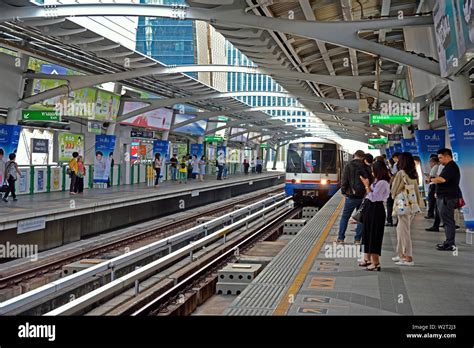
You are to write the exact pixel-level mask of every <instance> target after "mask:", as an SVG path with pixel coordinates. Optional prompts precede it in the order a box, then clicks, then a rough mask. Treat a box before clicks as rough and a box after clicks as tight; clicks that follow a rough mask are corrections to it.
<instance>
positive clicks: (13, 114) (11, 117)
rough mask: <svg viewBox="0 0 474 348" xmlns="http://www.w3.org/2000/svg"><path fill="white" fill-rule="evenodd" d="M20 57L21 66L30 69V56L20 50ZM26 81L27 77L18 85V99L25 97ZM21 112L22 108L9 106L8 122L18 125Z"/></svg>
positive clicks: (22, 68)
mask: <svg viewBox="0 0 474 348" xmlns="http://www.w3.org/2000/svg"><path fill="white" fill-rule="evenodd" d="M18 58H19V59H20V60H19V63H20V66H19V68H20V69H21V70H22V71H24V72H26V70H27V69H28V61H29V59H30V56H29V55H27V54H24V53H21V52H19V53H18ZM25 81H26V79H25V78H23V79H21V82H20V84H19V86H18V89H17V95H18V100H21V99H22V98H23V90H24V89H25ZM20 113H21V109H20V108H18V107H16V108H8V111H7V124H11V125H17V124H18V120H19V119H20Z"/></svg>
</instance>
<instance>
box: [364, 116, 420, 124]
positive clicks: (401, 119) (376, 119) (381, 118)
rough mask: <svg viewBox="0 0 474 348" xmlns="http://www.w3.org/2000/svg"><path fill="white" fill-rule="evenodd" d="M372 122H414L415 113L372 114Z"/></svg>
mask: <svg viewBox="0 0 474 348" xmlns="http://www.w3.org/2000/svg"><path fill="white" fill-rule="evenodd" d="M369 121H370V124H412V123H413V115H395V114H370V118H369Z"/></svg>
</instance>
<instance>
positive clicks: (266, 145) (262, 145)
mask: <svg viewBox="0 0 474 348" xmlns="http://www.w3.org/2000/svg"><path fill="white" fill-rule="evenodd" d="M269 147H270V145H268V144H260V148H262V149H268V148H269Z"/></svg>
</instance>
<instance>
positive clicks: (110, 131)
mask: <svg viewBox="0 0 474 348" xmlns="http://www.w3.org/2000/svg"><path fill="white" fill-rule="evenodd" d="M114 93H115V94H118V95H122V84H121V83H116V84H115V85H114ZM123 104H124V103H120V106H119V109H118V112H117V117H119V116H121V115H122V113H123ZM115 126H116V123H115V122H113V123H112V122H111V123H110V124H109V126H108V127H107V131H106V134H107V135H114V134H115Z"/></svg>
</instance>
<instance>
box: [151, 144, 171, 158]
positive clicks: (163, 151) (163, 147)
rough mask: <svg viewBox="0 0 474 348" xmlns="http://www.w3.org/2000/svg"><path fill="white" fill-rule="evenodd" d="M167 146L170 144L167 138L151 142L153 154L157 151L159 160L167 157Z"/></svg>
mask: <svg viewBox="0 0 474 348" xmlns="http://www.w3.org/2000/svg"><path fill="white" fill-rule="evenodd" d="M169 146H170V142H169V141H168V140H155V141H154V142H153V155H154V154H157V153H159V154H160V158H161V160H162V161H166V160H167V159H168V157H169V156H168V149H169ZM153 158H155V157H153ZM163 163H164V162H163Z"/></svg>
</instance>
